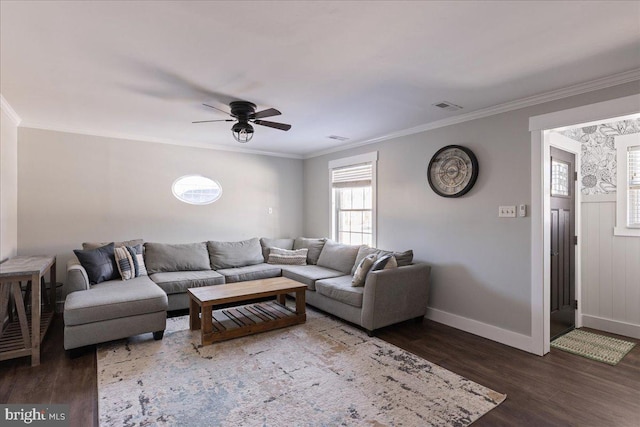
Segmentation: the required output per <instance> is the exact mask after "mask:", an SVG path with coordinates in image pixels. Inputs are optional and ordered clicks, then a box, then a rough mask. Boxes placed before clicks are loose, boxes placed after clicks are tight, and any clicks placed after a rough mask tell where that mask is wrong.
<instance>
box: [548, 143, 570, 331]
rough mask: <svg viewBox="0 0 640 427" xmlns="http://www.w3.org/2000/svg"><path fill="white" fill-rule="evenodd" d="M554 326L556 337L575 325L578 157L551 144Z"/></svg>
mask: <svg viewBox="0 0 640 427" xmlns="http://www.w3.org/2000/svg"><path fill="white" fill-rule="evenodd" d="M551 168H552V170H551V212H550V213H551V236H550V237H551V238H550V243H551V245H550V246H551V247H550V248H549V249H550V251H551V325H550V336H551V339H552V340H553V339H554V338H556V337H558V336H560V335H562V334H564V333H566V332H568V331H570V330H572V329H573V328H574V327H575V308H574V301H575V242H574V236H575V194H574V189H575V185H574V183H575V178H574V176H575V156H574V155H573V154H571V153H567V152H566V151H562V150H560V149H557V148H555V147H551Z"/></svg>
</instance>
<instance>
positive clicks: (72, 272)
mask: <svg viewBox="0 0 640 427" xmlns="http://www.w3.org/2000/svg"><path fill="white" fill-rule="evenodd" d="M89 288H90V286H89V276H87V270H85V269H84V267H83V266H82V265H81V264H80V261H78V259H77V258H76V257H73V258H71V259H70V260H69V261H67V283H65V286H64V289H65V294H66V295H69V294H70V293H71V292H75V291H86V290H87V289H89Z"/></svg>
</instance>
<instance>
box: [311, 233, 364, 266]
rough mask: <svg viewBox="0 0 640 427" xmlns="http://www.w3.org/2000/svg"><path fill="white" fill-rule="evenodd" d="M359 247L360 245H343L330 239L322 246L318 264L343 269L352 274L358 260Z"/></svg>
mask: <svg viewBox="0 0 640 427" xmlns="http://www.w3.org/2000/svg"><path fill="white" fill-rule="evenodd" d="M359 249H360V246H352V245H343V244H342V243H336V242H334V241H332V240H328V241H327V242H326V243H325V244H324V247H323V248H322V252H321V253H320V257H319V258H318V265H319V266H321V267H327V268H331V269H333V270H338V271H341V272H342V273H344V274H351V268H352V267H353V264H354V263H355V261H356V256H357V255H358V250H359Z"/></svg>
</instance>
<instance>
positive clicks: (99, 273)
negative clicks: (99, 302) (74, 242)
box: [73, 243, 120, 285]
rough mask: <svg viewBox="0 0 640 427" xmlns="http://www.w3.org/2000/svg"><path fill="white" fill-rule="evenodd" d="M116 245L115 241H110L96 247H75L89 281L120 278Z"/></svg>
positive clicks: (92, 282) (97, 281) (98, 281)
mask: <svg viewBox="0 0 640 427" xmlns="http://www.w3.org/2000/svg"><path fill="white" fill-rule="evenodd" d="M114 247H115V246H114V244H113V243H109V244H108V245H105V246H101V247H99V248H96V249H87V250H84V249H83V250H80V249H75V250H74V251H73V253H75V254H76V257H78V261H80V264H81V265H82V267H84V269H85V270H86V271H87V276H88V277H89V283H91V284H92V285H95V284H98V283H101V282H105V281H107V280H113V279H119V278H120V273H118V265H117V264H116V258H115V255H114Z"/></svg>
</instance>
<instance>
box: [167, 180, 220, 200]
mask: <svg viewBox="0 0 640 427" xmlns="http://www.w3.org/2000/svg"><path fill="white" fill-rule="evenodd" d="M171 191H172V192H173V195H174V196H176V198H177V199H178V200H180V201H182V202H185V203H189V204H192V205H208V204H209V203H213V202H215V201H216V200H218V199H219V198H220V196H222V187H221V186H220V184H219V183H218V182H216V181H214V180H212V179H210V178H207V177H205V176H202V175H185V176H182V177H180V178H178V179H176V180H175V181H174V182H173V185H172V186H171Z"/></svg>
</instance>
